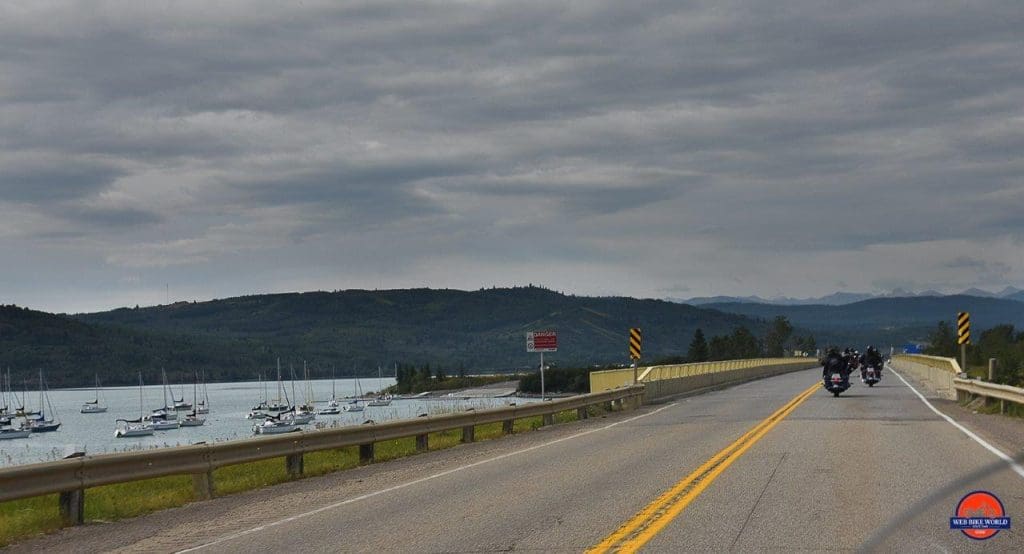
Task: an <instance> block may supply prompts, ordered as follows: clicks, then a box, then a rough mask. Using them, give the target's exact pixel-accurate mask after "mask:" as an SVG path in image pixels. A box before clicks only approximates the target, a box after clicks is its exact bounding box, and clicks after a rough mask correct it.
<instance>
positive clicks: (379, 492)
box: [177, 402, 677, 554]
mask: <svg viewBox="0 0 1024 554" xmlns="http://www.w3.org/2000/svg"><path fill="white" fill-rule="evenodd" d="M676 404H677V402H673V403H671V404H667V405H665V406H662V407H660V408H658V409H657V410H653V411H650V412H647V413H645V414H640V415H638V416H633V417H631V418H629V419H624V420H622V421H616V422H615V423H611V424H608V425H605V426H604V427H598V428H596V429H589V430H587V431H582V432H579V433H576V434H574V435H569V436H568V437H562V438H560V439H555V440H553V441H549V442H545V443H543V444H537V445H534V446H531V447H529V448H524V449H522V450H516V451H515V452H508V453H505V454H501V455H499V456H495V457H493V458H488V459H486V460H480V461H477V462H473V463H471V464H466V465H464V466H459V467H456V468H452V469H448V470H445V471H442V472H440V473H435V474H433V475H429V476H427V477H421V478H419V479H414V480H412V481H408V482H406V483H402V484H401V485H395V486H393V487H388V488H386V489H380V490H377V491H373V492H370V493H366V494H363V495H360V496H356V497H353V498H349V499H347V500H342V501H340V502H335V503H334V504H328V505H327V506H321V507H319V508H317V509H315V510H310V511H308V512H305V513H301V514H298V515H294V516H291V517H286V518H284V519H280V520H277V521H274V522H271V523H267V524H264V525H260V526H259V527H253V528H251V529H246V530H245V531H238V532H236V533H232V534H230V535H224V536H223V537H220V538H218V539H215V540H213V541H210V542H207V543H203V544H200V545H198V546H193V547H191V548H186V549H184V550H178V551H177V552H178V554H182V553H184V552H194V551H196V550H201V549H203V548H208V547H211V546H214V545H218V544H221V543H223V542H227V541H230V540H234V539H237V538H240V537H244V536H246V535H250V534H252V533H258V532H260V531H263V530H264V529H269V528H270V527H276V526H278V525H282V524H285V523H288V522H291V521H295V520H297V519H301V518H304V517H309V516H311V515H315V514H318V513H320V512H324V511H327V510H333V509H334V508H338V507H340V506H344V505H346V504H352V503H354V502H359V501H360V500H366V499H368V498H373V497H374V496H379V495H382V494H387V493H389V492H394V491H397V490H400V489H404V488H406V487H411V486H413V485H418V484H420V483H423V482H426V481H430V480H433V479H437V478H439V477H444V476H446V475H451V474H452V473H456V472H459V471H464V470H467V469H471V468H474V467H476V466H480V465H484V464H489V463H491V462H496V461H498V460H503V459H505V458H511V457H512V456H518V455H519V454H525V453H527V452H531V451H533V450H537V449H539V448H544V447H546V446H551V445H553V444H558V443H560V442H565V441H568V440H572V439H576V438H579V437H582V436H585V435H589V434H592V433H597V432H600V431H606V430H608V429H611V428H612V427H616V426H619V425H622V424H623V423H629V422H631V421H636V420H638V419H640V418H644V417H648V416H652V415H654V414H656V413H658V412H661V411H662V410H667V409H669V408H671V407H672V406H675V405H676Z"/></svg>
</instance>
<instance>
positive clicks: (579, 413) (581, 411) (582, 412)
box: [576, 406, 589, 419]
mask: <svg viewBox="0 0 1024 554" xmlns="http://www.w3.org/2000/svg"><path fill="white" fill-rule="evenodd" d="M587 417H589V414H588V413H587V407H586V406H583V407H582V408H576V419H587Z"/></svg>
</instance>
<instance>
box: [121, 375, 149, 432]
mask: <svg viewBox="0 0 1024 554" xmlns="http://www.w3.org/2000/svg"><path fill="white" fill-rule="evenodd" d="M143 413H144V408H143V407H142V372H141V371H140V372H139V419H118V420H115V421H114V426H115V429H114V436H115V437H117V438H124V437H143V436H146V435H152V434H153V431H154V429H153V426H152V425H150V424H149V423H146V422H145V421H144V420H143V417H142V416H143Z"/></svg>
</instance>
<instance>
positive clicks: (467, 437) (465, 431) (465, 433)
mask: <svg viewBox="0 0 1024 554" xmlns="http://www.w3.org/2000/svg"><path fill="white" fill-rule="evenodd" d="M474 429H475V427H473V426H472V425H467V426H465V427H463V428H462V442H473V438H474V435H473V430H474Z"/></svg>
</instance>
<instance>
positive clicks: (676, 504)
mask: <svg viewBox="0 0 1024 554" xmlns="http://www.w3.org/2000/svg"><path fill="white" fill-rule="evenodd" d="M820 386H821V384H819V383H815V384H814V385H812V386H810V387H808V388H807V390H805V391H803V392H801V393H800V394H798V395H796V397H795V398H793V399H792V400H790V401H789V402H788V403H786V405H785V406H783V407H781V408H779V409H778V411H776V412H775V413H773V414H772V415H770V416H768V418H767V419H765V420H764V421H762V422H761V423H758V424H757V425H756V426H754V428H753V429H751V430H749V431H747V432H746V434H744V435H743V436H742V437H740V438H739V439H737V440H736V442H734V443H732V444H730V445H729V446H727V447H725V448H724V449H722V451H721V452H719V453H718V454H715V455H714V456H712V457H711V459H710V460H708V461H707V462H704V465H702V466H700V467H699V468H697V470H696V471H694V472H693V473H691V474H689V475H687V476H686V477H685V478H684V479H683V480H682V481H679V482H678V483H676V484H675V485H674V486H673V487H672V488H671V489H669V490H668V491H666V492H665V493H664V494H662V495H661V496H659V497H658V498H657V499H656V500H655V501H654V502H651V503H650V504H648V505H647V507H646V508H644V509H643V510H640V512H639V513H637V514H636V515H635V516H633V517H632V518H631V519H630V520H629V521H627V522H626V523H625V524H623V525H622V527H619V528H618V529H617V530H616V531H615V532H614V533H612V534H611V535H608V537H607V538H605V539H604V540H603V541H601V542H600V543H598V544H597V546H595V547H593V548H591V549H589V550H587V552H588V553H592V554H597V553H604V552H636V551H637V550H639V549H640V547H642V546H643V545H645V544H647V542H648V541H650V540H651V539H652V538H654V536H655V535H657V534H658V533H659V532H661V530H662V529H664V528H665V526H666V525H668V524H669V523H670V522H671V521H672V520H673V519H675V518H676V516H678V515H679V514H680V513H682V511H683V510H684V509H686V506H688V505H689V504H690V502H692V501H693V499H695V498H697V497H698V496H700V493H702V492H703V491H704V489H706V488H707V487H708V485H710V484H711V482H712V481H714V480H715V478H717V477H718V476H719V475H720V474H721V473H722V472H723V471H725V468H727V467H729V466H730V465H732V463H733V462H735V461H736V460H738V459H739V458H740V456H742V455H743V453H744V452H746V451H747V449H749V448H750V447H751V446H753V445H754V443H756V442H757V441H759V440H761V437H763V436H764V435H765V434H767V433H768V431H771V429H772V428H773V427H775V426H776V425H778V423H779V422H780V421H782V420H783V419H785V417H786V416H788V415H789V414H790V412H792V411H793V410H795V409H796V408H797V406H799V405H800V404H801V403H803V401H804V400H807V398H808V397H810V396H811V395H812V394H814V391H816V390H817V389H818V388H819V387H820Z"/></svg>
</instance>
